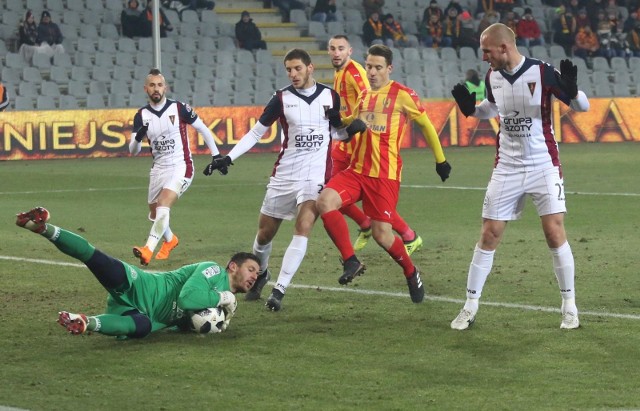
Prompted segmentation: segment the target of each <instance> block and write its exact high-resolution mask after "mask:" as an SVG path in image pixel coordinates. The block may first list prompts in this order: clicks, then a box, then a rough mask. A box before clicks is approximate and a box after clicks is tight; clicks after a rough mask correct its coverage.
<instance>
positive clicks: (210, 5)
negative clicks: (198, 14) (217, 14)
mask: <svg viewBox="0 0 640 411" xmlns="http://www.w3.org/2000/svg"><path fill="white" fill-rule="evenodd" d="M185 2H187V3H188V6H189V8H190V9H191V10H200V9H205V10H213V9H214V8H215V7H216V3H215V2H214V1H212V0H182V3H183V4H184V3H185Z"/></svg>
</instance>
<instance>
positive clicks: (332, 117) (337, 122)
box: [324, 107, 342, 128]
mask: <svg viewBox="0 0 640 411" xmlns="http://www.w3.org/2000/svg"><path fill="white" fill-rule="evenodd" d="M324 114H325V115H326V116H327V118H328V119H329V124H330V125H331V127H335V128H340V127H342V118H341V117H340V110H338V109H335V108H333V107H332V108H329V109H327V111H325V112H324Z"/></svg>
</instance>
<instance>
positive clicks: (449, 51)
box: [440, 47, 458, 61]
mask: <svg viewBox="0 0 640 411" xmlns="http://www.w3.org/2000/svg"><path fill="white" fill-rule="evenodd" d="M440 58H441V59H442V60H443V61H458V54H457V53H456V49H454V48H453V47H443V48H442V49H440Z"/></svg>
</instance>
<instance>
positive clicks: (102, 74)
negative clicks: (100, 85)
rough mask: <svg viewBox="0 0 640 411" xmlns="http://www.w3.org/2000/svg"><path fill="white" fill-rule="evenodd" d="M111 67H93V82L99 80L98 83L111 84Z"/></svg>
mask: <svg viewBox="0 0 640 411" xmlns="http://www.w3.org/2000/svg"><path fill="white" fill-rule="evenodd" d="M111 67H112V66H108V67H101V66H95V67H93V70H91V79H92V80H97V81H106V82H110V81H111Z"/></svg>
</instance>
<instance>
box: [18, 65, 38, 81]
mask: <svg viewBox="0 0 640 411" xmlns="http://www.w3.org/2000/svg"><path fill="white" fill-rule="evenodd" d="M22 80H24V81H28V82H35V83H38V84H40V83H41V82H42V74H40V70H38V68H36V67H24V68H23V69H22Z"/></svg>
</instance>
